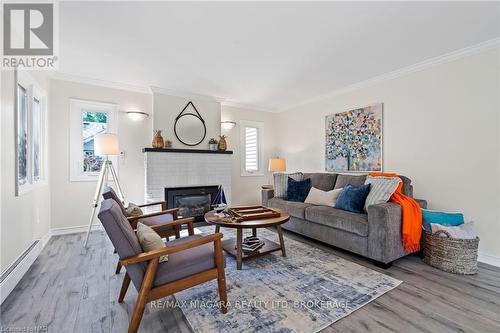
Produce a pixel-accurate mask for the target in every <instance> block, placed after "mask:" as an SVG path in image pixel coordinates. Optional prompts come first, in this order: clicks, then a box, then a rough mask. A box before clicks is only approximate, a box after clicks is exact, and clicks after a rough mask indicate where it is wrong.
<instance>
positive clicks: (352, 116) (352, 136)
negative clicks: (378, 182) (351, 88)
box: [325, 103, 383, 171]
mask: <svg viewBox="0 0 500 333" xmlns="http://www.w3.org/2000/svg"><path fill="white" fill-rule="evenodd" d="M382 109H383V104H382V103H380V104H376V105H371V106H367V107H364V108H361V109H355V110H351V111H347V112H342V113H335V114H332V115H328V116H326V119H325V127H326V128H325V129H326V144H325V169H326V171H382Z"/></svg>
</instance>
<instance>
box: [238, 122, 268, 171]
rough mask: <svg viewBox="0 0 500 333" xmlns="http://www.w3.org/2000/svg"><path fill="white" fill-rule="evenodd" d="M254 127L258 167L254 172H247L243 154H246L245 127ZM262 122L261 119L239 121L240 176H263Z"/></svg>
mask: <svg viewBox="0 0 500 333" xmlns="http://www.w3.org/2000/svg"><path fill="white" fill-rule="evenodd" d="M246 127H255V128H257V132H258V135H257V150H258V153H257V156H258V162H257V164H258V166H259V169H258V170H257V171H254V172H249V171H247V170H246V168H245V156H246V148H245V146H246V144H245V128H246ZM263 142H264V123H263V122H261V121H250V120H241V121H240V163H241V165H240V169H241V176H242V177H261V176H264V147H263Z"/></svg>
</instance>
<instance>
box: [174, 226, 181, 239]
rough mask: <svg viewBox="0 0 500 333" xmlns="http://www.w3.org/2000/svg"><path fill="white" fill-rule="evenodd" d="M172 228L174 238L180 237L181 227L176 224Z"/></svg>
mask: <svg viewBox="0 0 500 333" xmlns="http://www.w3.org/2000/svg"><path fill="white" fill-rule="evenodd" d="M174 230H175V238H176V239H178V238H181V228H180V227H179V226H178V225H176V226H175V227H174Z"/></svg>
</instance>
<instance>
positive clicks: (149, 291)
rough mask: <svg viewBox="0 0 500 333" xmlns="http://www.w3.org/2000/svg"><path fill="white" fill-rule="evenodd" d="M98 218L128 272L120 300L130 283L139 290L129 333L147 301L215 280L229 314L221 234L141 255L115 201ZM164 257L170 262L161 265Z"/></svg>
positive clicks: (196, 237) (135, 327)
mask: <svg viewBox="0 0 500 333" xmlns="http://www.w3.org/2000/svg"><path fill="white" fill-rule="evenodd" d="M98 217H99V220H100V221H101V223H102V225H103V226H104V229H105V230H106V233H107V234H108V236H109V238H110V239H111V242H112V243H113V245H114V247H115V249H116V250H117V252H118V255H119V257H120V262H121V264H122V265H123V266H125V268H126V270H127V272H126V274H125V277H124V279H123V284H122V287H121V290H120V295H119V297H118V301H119V302H123V299H124V297H125V294H126V292H127V289H128V287H129V284H130V281H132V283H133V284H134V286H135V288H136V289H137V290H138V296H137V301H136V304H135V308H134V310H133V312H132V317H131V319H130V324H129V328H128V332H129V333H135V332H137V330H138V328H139V325H140V322H141V319H142V315H143V313H144V309H145V306H146V304H147V303H148V302H151V301H154V300H156V299H159V298H163V297H166V296H168V295H172V294H174V293H176V292H178V291H181V290H184V289H187V288H190V287H193V286H195V285H198V284H201V283H204V282H207V281H210V280H213V279H217V282H218V289H219V297H220V302H221V303H220V305H221V310H222V312H223V313H226V312H227V293H226V278H225V273H224V257H223V253H222V245H221V238H222V234H221V233H215V234H213V235H209V236H199V235H192V236H188V237H183V238H180V239H175V240H173V241H171V242H167V243H166V247H165V248H162V249H159V250H154V251H149V252H142V249H141V246H140V244H139V240H138V239H137V236H136V235H135V232H134V230H133V229H132V226H131V225H130V223H129V221H128V220H127V219H126V218H125V217H124V216H123V214H122V212H121V211H120V207H119V205H118V204H117V203H116V202H115V201H114V200H112V199H107V200H104V201H103V203H102V204H101V209H100V212H99V215H98ZM177 223H178V222H177ZM153 228H154V229H156V228H157V227H153ZM165 254H168V255H169V259H168V261H167V262H163V263H159V258H160V256H162V255H165Z"/></svg>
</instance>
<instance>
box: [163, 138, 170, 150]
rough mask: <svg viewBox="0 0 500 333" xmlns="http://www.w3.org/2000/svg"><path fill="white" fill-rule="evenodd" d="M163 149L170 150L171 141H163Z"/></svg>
mask: <svg viewBox="0 0 500 333" xmlns="http://www.w3.org/2000/svg"><path fill="white" fill-rule="evenodd" d="M164 148H166V149H170V148H172V141H171V140H165V146H164Z"/></svg>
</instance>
